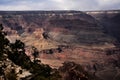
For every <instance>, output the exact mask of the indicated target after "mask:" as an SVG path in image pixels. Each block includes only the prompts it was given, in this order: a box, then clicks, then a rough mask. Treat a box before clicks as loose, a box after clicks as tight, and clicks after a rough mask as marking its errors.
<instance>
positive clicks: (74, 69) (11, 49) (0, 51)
mask: <svg viewBox="0 0 120 80" xmlns="http://www.w3.org/2000/svg"><path fill="white" fill-rule="evenodd" d="M5 36H6V33H5V32H4V31H3V26H2V24H1V25H0V43H1V45H0V76H3V77H4V80H17V73H16V72H15V69H11V70H9V71H8V72H7V73H5V68H6V67H7V66H5V64H3V65H1V64H2V63H1V62H2V61H5V60H6V59H9V60H11V61H12V62H13V63H14V64H16V65H18V66H20V67H21V68H22V69H26V70H27V71H29V72H30V73H31V74H32V75H31V76H27V77H25V78H23V79H21V80H91V79H92V80H94V79H93V78H92V77H90V76H89V75H88V74H87V72H85V71H84V69H83V68H82V67H81V66H80V65H77V64H75V63H73V62H68V63H64V64H63V66H62V67H60V68H59V69H52V68H51V67H50V66H49V65H45V64H42V63H40V62H41V61H39V60H37V59H36V58H37V56H38V54H39V52H38V50H37V48H35V47H33V48H32V49H33V54H32V55H33V56H34V61H33V62H32V61H31V60H30V58H29V57H28V56H27V55H26V54H25V44H24V43H23V42H21V41H20V40H16V41H15V43H10V41H9V40H8V39H7V38H6V37H5ZM58 50H59V52H61V51H62V50H61V49H60V48H58ZM49 53H50V54H52V53H53V52H52V50H50V51H49ZM38 62H39V63H38ZM11 66H12V65H11ZM19 73H20V74H22V70H21V71H20V72H19ZM90 78H91V79H90Z"/></svg>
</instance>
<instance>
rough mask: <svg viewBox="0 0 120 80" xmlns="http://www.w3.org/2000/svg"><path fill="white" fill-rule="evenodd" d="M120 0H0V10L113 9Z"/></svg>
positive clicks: (118, 4) (118, 6) (119, 7)
mask: <svg viewBox="0 0 120 80" xmlns="http://www.w3.org/2000/svg"><path fill="white" fill-rule="evenodd" d="M113 9H120V0H0V10H80V11H86V10H113Z"/></svg>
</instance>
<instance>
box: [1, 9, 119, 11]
mask: <svg viewBox="0 0 120 80" xmlns="http://www.w3.org/2000/svg"><path fill="white" fill-rule="evenodd" d="M2 11H3V12H22V11H23V12H27V11H35V12H36V11H81V10H0V12H2ZM85 11H120V9H108V10H85ZM85 11H83V12H85Z"/></svg>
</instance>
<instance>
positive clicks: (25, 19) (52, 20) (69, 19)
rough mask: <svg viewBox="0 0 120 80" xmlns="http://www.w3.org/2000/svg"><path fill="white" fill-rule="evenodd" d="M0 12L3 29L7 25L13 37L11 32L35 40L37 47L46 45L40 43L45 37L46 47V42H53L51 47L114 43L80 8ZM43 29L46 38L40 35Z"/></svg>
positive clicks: (28, 42) (19, 36) (25, 38)
mask: <svg viewBox="0 0 120 80" xmlns="http://www.w3.org/2000/svg"><path fill="white" fill-rule="evenodd" d="M0 14H1V17H0V23H3V24H4V25H5V26H6V30H8V29H9V31H8V33H9V34H12V37H13V34H14V35H15V36H17V37H16V38H18V39H21V38H22V40H23V41H24V42H26V43H27V44H28V45H32V44H31V43H33V41H34V40H35V42H34V43H33V44H35V45H37V46H36V47H39V46H41V47H42V46H45V45H42V44H39V41H41V40H42V41H43V43H44V42H45V43H46V41H48V42H47V45H46V46H48V47H47V48H49V44H48V43H52V44H51V45H53V46H52V47H56V45H60V44H71V45H73V44H77V45H87V46H91V45H94V46H96V45H101V46H106V44H110V45H109V46H110V47H114V45H113V44H114V43H115V39H114V38H112V37H110V36H109V35H107V34H105V33H104V32H105V30H104V29H103V27H102V26H101V25H99V23H98V22H97V21H96V19H94V18H93V17H92V16H90V15H87V14H85V13H83V12H80V11H66V12H65V11H56V12H54V11H53V12H52V11H48V12H46V11H43V12H42V11H41V12H0ZM40 29H42V32H40V31H41V30H40ZM44 33H45V34H46V35H47V36H48V38H49V40H45V39H41V36H43V34H44ZM29 34H30V35H31V36H29ZM37 34H39V35H37ZM15 36H14V38H15ZM12 37H10V39H11V40H12V39H13V38H12ZM28 38H29V40H28ZM30 40H32V41H30ZM36 43H38V44H36ZM35 45H34V46H35Z"/></svg>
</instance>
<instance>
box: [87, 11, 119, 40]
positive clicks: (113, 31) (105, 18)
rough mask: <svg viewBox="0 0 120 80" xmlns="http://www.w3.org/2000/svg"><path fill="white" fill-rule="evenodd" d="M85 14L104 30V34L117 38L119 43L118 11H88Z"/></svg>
mask: <svg viewBox="0 0 120 80" xmlns="http://www.w3.org/2000/svg"><path fill="white" fill-rule="evenodd" d="M86 13H87V14H89V15H91V16H93V17H94V18H95V19H96V20H98V21H99V22H100V24H101V25H102V26H103V27H104V29H105V30H106V33H107V34H109V35H111V36H113V37H115V38H117V40H118V41H119V42H120V36H119V34H120V11H119V10H111V11H90V12H89V11H88V12H86Z"/></svg>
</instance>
